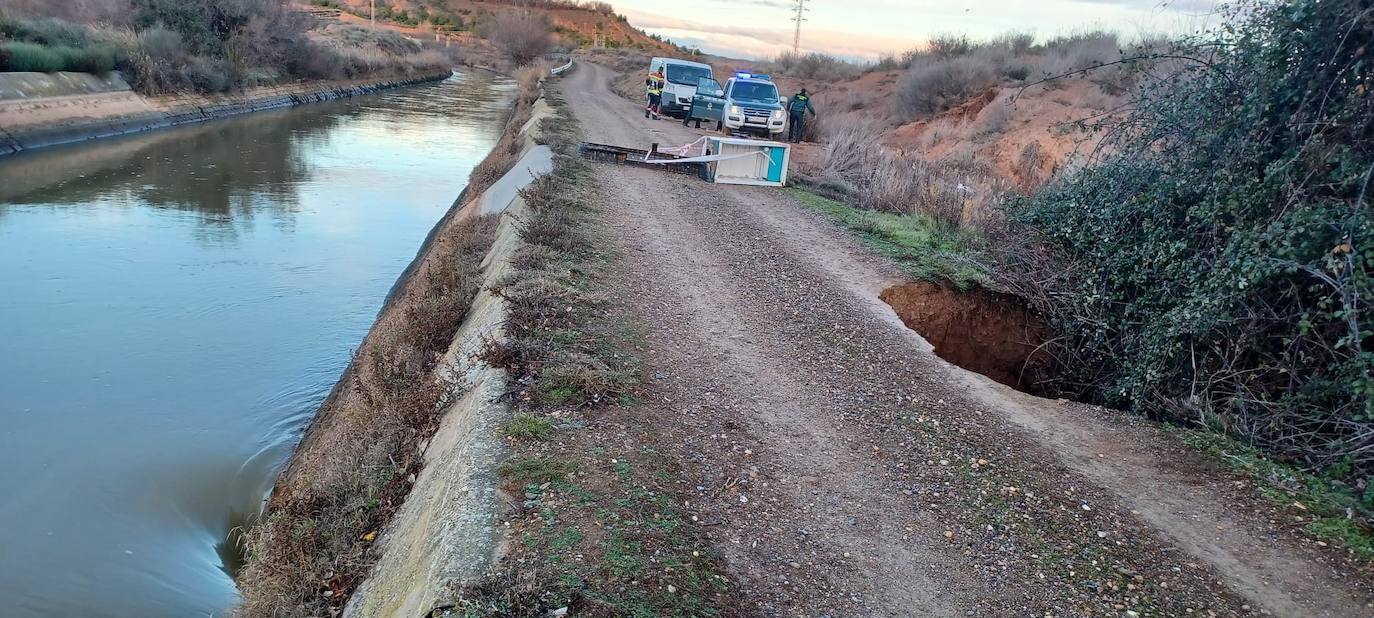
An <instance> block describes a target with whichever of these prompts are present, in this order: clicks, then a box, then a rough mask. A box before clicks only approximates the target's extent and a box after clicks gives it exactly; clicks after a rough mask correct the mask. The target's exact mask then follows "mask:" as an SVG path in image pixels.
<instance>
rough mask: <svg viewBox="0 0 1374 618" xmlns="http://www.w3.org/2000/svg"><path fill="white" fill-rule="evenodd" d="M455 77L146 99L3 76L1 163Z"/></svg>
mask: <svg viewBox="0 0 1374 618" xmlns="http://www.w3.org/2000/svg"><path fill="white" fill-rule="evenodd" d="M450 75H452V72H451V71H443V72H437V73H432V74H427V75H420V76H406V77H398V76H390V77H381V78H371V79H361V80H346V81H336V82H298V83H292V84H282V85H277V86H265V87H261V88H252V89H249V90H245V91H243V92H240V93H234V94H225V95H175V96H162V97H145V96H142V95H140V94H138V93H136V92H134V91H133V90H132V89H131V88H130V87H129V85H128V84H127V83H125V82H124V80H123V79H122V78H120V77H119V75H118V74H114V73H111V74H109V75H105V76H100V77H97V76H92V75H85V74H80V73H54V74H46V73H0V156H5V155H9V154H14V153H17V152H20V151H24V150H31V149H34V148H42V147H44V146H55V145H58V144H68V143H73V142H80V141H84V140H89V139H97V138H102V137H113V136H116V135H125V134H128V133H137V132H140V131H148V130H151V129H160V128H164V127H172V126H177V125H183V124H188V123H194V122H204V121H206V120H213V119H216V118H227V117H230V116H238V115H241V114H248V113H252V112H259V111H263V110H269V109H277V108H282V107H291V106H295V105H303V104H306V103H316V102H320V101H331V100H335V99H345V98H349V97H355V96H360V95H365V94H371V93H374V92H380V91H382V90H388V89H392V88H399V87H402V86H409V85H414V84H420V83H426V82H432V81H439V80H442V79H446V78H448V77H449V76H450Z"/></svg>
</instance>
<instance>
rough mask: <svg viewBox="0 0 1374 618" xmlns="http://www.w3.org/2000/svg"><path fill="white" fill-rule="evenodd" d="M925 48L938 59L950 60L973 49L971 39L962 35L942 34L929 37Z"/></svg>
mask: <svg viewBox="0 0 1374 618" xmlns="http://www.w3.org/2000/svg"><path fill="white" fill-rule="evenodd" d="M926 50H927V51H928V52H929V53H930V55H932V56H934V57H936V58H938V59H940V60H950V59H952V58H958V57H959V56H963V55H966V54H968V53H969V52H971V51H973V41H970V40H969V38H968V37H967V36H963V35H958V36H955V35H950V34H944V35H940V36H936V37H934V38H932V39H930V41H929V42H927V43H926Z"/></svg>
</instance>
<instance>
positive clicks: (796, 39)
mask: <svg viewBox="0 0 1374 618" xmlns="http://www.w3.org/2000/svg"><path fill="white" fill-rule="evenodd" d="M795 10H796V11H797V14H796V15H794V16H793V17H792V21H795V22H797V29H796V31H795V32H793V34H792V54H793V55H797V56H799V55H801V24H802V22H804V21H806V17H804V16H803V15H802V14H803V13H805V12H806V11H807V10H808V9H807V8H806V0H797V7H796V9H795Z"/></svg>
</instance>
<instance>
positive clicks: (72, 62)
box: [59, 46, 115, 73]
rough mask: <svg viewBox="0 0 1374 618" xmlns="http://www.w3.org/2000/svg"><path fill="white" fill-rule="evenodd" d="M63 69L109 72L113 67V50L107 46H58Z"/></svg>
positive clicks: (81, 71)
mask: <svg viewBox="0 0 1374 618" xmlns="http://www.w3.org/2000/svg"><path fill="white" fill-rule="evenodd" d="M59 53H61V55H62V64H63V69H62V70H64V71H77V72H80V73H109V72H110V71H113V70H114V69H115V56H114V51H112V50H110V49H109V48H107V47H96V46H91V47H82V48H71V47H64V48H59Z"/></svg>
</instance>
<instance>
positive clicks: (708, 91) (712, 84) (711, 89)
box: [697, 77, 725, 97]
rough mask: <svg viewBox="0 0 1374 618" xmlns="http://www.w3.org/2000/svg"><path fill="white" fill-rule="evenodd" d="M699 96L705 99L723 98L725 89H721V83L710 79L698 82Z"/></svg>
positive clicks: (705, 78) (706, 78)
mask: <svg viewBox="0 0 1374 618" xmlns="http://www.w3.org/2000/svg"><path fill="white" fill-rule="evenodd" d="M697 94H699V95H701V96H704V97H723V96H725V89H723V88H721V87H720V82H718V81H716V80H714V79H711V78H709V77H703V78H701V79H699V80H697Z"/></svg>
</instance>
